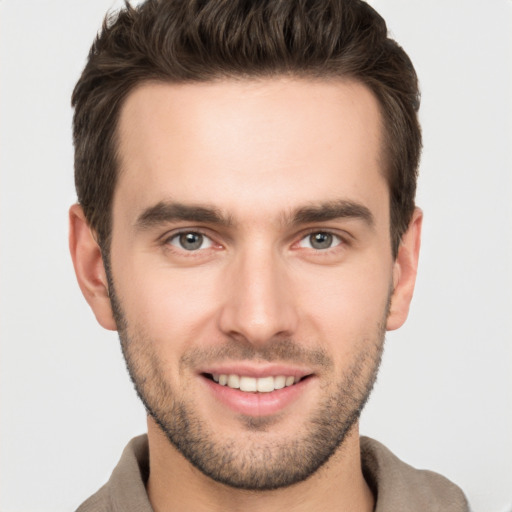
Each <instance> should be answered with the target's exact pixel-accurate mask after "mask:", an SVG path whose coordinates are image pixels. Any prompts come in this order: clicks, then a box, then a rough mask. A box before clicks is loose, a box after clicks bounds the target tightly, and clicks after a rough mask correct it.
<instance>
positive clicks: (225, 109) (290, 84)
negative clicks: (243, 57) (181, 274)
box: [114, 78, 387, 215]
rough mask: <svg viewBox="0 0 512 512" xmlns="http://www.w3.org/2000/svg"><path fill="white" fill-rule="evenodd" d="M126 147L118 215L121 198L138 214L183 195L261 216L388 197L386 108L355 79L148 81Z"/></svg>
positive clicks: (128, 122) (126, 119)
mask: <svg viewBox="0 0 512 512" xmlns="http://www.w3.org/2000/svg"><path fill="white" fill-rule="evenodd" d="M119 155H120V176H119V180H118V185H117V189H116V192H115V195H114V213H115V205H116V201H117V198H119V197H123V198H124V201H127V202H128V203H129V204H130V205H132V209H133V210H134V212H135V210H137V209H143V208H147V207H148V206H151V204H152V203H153V204H154V203H155V202H157V201H158V200H169V199H174V200H179V201H180V202H185V203H186V202H190V203H201V204H208V205H211V206H215V207H216V208H219V209H227V210H229V209H230V208H231V209H232V210H233V209H234V210H236V209H237V208H238V209H240V213H243V210H244V209H245V210H247V211H251V212H252V214H254V210H255V209H256V208H258V209H259V211H261V210H265V209H271V208H270V207H271V206H274V207H275V208H276V210H277V209H279V208H280V209H281V210H282V209H285V208H293V207H295V206H297V205H299V206H300V205H301V203H302V204H304V203H307V202H311V201H318V200H322V201H329V200H338V199H339V198H340V197H341V198H343V196H344V195H347V194H349V195H351V196H352V197H350V199H354V198H355V199H357V200H359V201H361V200H362V199H364V198H365V197H366V199H367V200H370V199H374V200H380V199H382V198H380V199H378V198H375V197H373V198H372V197H370V196H372V194H374V192H375V193H376V192H378V193H380V194H381V195H382V189H383V188H384V192H385V194H386V195H387V187H386V185H385V180H384V178H383V175H382V174H383V173H382V172H381V168H382V165H381V158H380V155H381V118H380V113H379V106H378V103H377V100H376V99H375V97H374V95H373V94H372V93H371V92H370V91H369V90H368V89H367V88H366V87H365V86H363V85H361V84H359V83H357V82H353V81H342V80H331V81H312V80H298V79H285V78H280V79H265V80H225V81H219V82H209V83H202V84H166V83H147V84H143V85H142V86H140V87H138V88H137V89H136V90H135V91H133V92H132V93H131V94H130V95H129V97H128V98H127V100H126V102H125V104H124V106H123V109H122V112H121V116H120V122H119ZM376 187H377V188H379V191H376V190H375V189H376ZM353 196H360V197H353ZM295 203H296V204H295ZM386 203H387V201H386ZM386 206H387V204H386ZM229 213H235V214H236V211H230V212H229ZM134 215H135V213H134Z"/></svg>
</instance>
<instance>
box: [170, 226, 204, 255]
mask: <svg viewBox="0 0 512 512" xmlns="http://www.w3.org/2000/svg"><path fill="white" fill-rule="evenodd" d="M168 243H169V244H170V245H173V246H174V247H178V248H180V249H184V250H185V251H198V250H201V249H208V248H210V247H211V246H212V245H213V244H212V241H211V240H210V239H209V238H208V237H207V236H205V235H203V234H202V233H198V232H196V231H186V232H182V233H177V234H176V235H174V236H173V237H171V238H170V239H169V241H168Z"/></svg>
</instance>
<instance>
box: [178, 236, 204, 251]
mask: <svg viewBox="0 0 512 512" xmlns="http://www.w3.org/2000/svg"><path fill="white" fill-rule="evenodd" d="M202 243H203V235H201V234H200V233H184V234H182V235H180V244H181V246H182V247H183V248H184V249H186V250H187V251H193V250H194V249H199V247H201V245H202Z"/></svg>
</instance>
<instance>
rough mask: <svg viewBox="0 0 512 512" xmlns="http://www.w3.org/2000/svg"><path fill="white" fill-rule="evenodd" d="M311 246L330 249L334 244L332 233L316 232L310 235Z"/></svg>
mask: <svg viewBox="0 0 512 512" xmlns="http://www.w3.org/2000/svg"><path fill="white" fill-rule="evenodd" d="M310 241H311V246H312V247H314V248H315V249H328V248H329V247H330V246H331V245H332V235H331V234H330V233H315V234H314V235H311V237H310Z"/></svg>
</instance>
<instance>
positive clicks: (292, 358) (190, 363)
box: [180, 339, 334, 369]
mask: <svg viewBox="0 0 512 512" xmlns="http://www.w3.org/2000/svg"><path fill="white" fill-rule="evenodd" d="M223 361H262V362H276V361H279V362H283V363H284V362H286V363H291V364H297V365H307V366H312V367H320V368H323V369H330V368H332V367H333V366H334V362H333V360H332V359H331V358H330V357H329V356H328V354H327V352H326V351H325V350H323V349H308V348H305V347H303V346H301V345H299V344H298V343H297V342H295V341H293V340H291V339H278V340H270V341H269V342H268V343H266V344H265V345H263V346H258V347H255V346H253V345H251V344H249V343H241V342H239V341H235V340H229V341H227V342H226V343H225V344H224V345H222V346H219V347H209V348H207V349H200V348H195V349H193V350H190V351H188V352H186V353H184V354H183V355H182V356H181V358H180V362H181V364H182V365H183V366H185V367H189V368H196V367H197V366H202V365H204V364H208V363H212V362H216V363H219V362H223Z"/></svg>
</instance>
